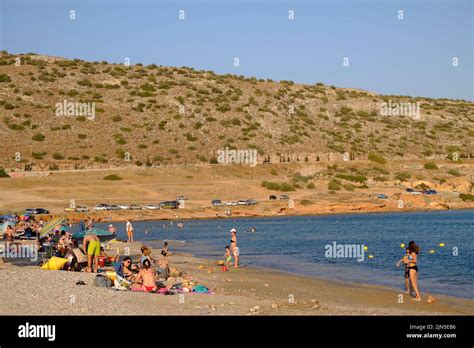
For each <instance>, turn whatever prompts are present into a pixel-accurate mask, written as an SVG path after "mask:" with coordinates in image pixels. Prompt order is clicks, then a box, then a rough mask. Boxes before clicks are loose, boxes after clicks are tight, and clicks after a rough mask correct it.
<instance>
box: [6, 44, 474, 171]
mask: <svg viewBox="0 0 474 348" xmlns="http://www.w3.org/2000/svg"><path fill="white" fill-rule="evenodd" d="M64 100H66V101H67V102H74V103H75V102H86V103H92V102H94V103H95V119H94V120H89V119H88V118H87V117H85V116H77V115H76V116H75V117H72V116H57V115H56V111H57V107H56V104H57V103H63V102H64ZM389 101H390V102H392V103H403V102H419V103H420V106H421V112H420V118H419V119H415V118H413V117H407V116H382V115H381V103H383V102H389ZM0 111H1V120H0V131H1V133H2V143H1V146H0V166H3V167H5V168H6V169H7V170H24V169H26V170H38V169H68V168H90V167H101V166H104V167H105V166H117V165H118V166H120V165H123V164H127V165H134V166H135V165H137V166H145V165H149V166H150V165H153V166H156V165H162V164H184V163H210V162H211V163H212V162H213V161H215V158H214V157H215V154H216V151H217V150H218V149H220V148H224V147H226V146H227V147H229V148H237V149H248V148H255V149H257V150H258V153H259V160H260V161H263V160H264V159H265V160H270V161H271V162H273V163H275V162H282V161H284V162H287V161H288V160H290V161H292V162H293V161H301V162H308V163H311V162H316V161H318V160H328V158H329V159H331V158H334V157H340V156H341V154H343V153H346V152H347V153H349V154H350V158H351V159H356V160H357V159H366V158H367V156H368V155H369V153H374V154H378V155H380V156H382V157H384V158H386V159H410V158H416V159H430V158H436V159H446V158H447V157H450V156H452V154H453V153H454V152H456V153H458V155H459V156H460V158H461V159H462V158H469V157H473V153H474V151H473V147H472V145H473V139H474V103H472V102H468V101H463V100H448V99H430V98H411V97H404V96H381V95H377V94H374V93H370V92H366V91H361V90H357V89H346V88H336V87H334V86H326V85H323V84H322V83H317V84H315V85H299V84H294V83H293V82H291V81H280V82H273V81H271V80H257V79H255V78H244V77H242V76H236V75H216V74H214V73H213V72H211V71H196V70H194V69H191V68H185V67H182V68H177V67H163V66H157V65H149V66H142V65H141V64H137V65H133V66H124V65H119V64H109V63H107V62H85V61H81V60H78V59H75V60H67V59H62V58H55V57H46V56H39V55H35V54H22V55H11V54H8V53H7V52H2V57H1V58H0ZM127 152H128V153H129V154H130V157H131V158H130V159H131V161H130V162H129V163H126V162H125V161H124V157H126V153H127Z"/></svg>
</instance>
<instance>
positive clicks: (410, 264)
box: [397, 241, 421, 301]
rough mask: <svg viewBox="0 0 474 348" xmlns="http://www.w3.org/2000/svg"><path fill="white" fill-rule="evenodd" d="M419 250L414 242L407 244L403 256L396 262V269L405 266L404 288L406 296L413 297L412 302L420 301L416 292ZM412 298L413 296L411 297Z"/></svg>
mask: <svg viewBox="0 0 474 348" xmlns="http://www.w3.org/2000/svg"><path fill="white" fill-rule="evenodd" d="M419 253H420V248H419V247H418V245H416V243H415V242H414V241H410V243H408V247H407V248H406V249H405V256H404V257H403V258H402V259H400V260H399V261H398V262H397V267H400V265H401V264H404V265H405V287H406V294H408V295H412V292H414V293H415V296H414V298H413V299H412V300H414V301H421V296H420V291H419V290H418V254H419ZM412 296H413V295H412Z"/></svg>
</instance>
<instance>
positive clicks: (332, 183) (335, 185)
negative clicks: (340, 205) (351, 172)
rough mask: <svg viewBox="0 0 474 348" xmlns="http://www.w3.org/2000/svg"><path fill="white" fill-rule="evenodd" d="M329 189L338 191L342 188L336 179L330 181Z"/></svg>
mask: <svg viewBox="0 0 474 348" xmlns="http://www.w3.org/2000/svg"><path fill="white" fill-rule="evenodd" d="M328 189H329V190H332V191H338V190H340V189H341V186H340V185H339V184H338V183H337V182H336V181H335V180H331V181H330V182H329V183H328Z"/></svg>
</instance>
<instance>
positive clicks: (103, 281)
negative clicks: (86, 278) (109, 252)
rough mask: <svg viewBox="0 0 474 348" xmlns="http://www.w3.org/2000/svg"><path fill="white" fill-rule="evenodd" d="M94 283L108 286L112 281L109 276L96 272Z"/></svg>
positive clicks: (102, 286) (104, 286) (103, 286)
mask: <svg viewBox="0 0 474 348" xmlns="http://www.w3.org/2000/svg"><path fill="white" fill-rule="evenodd" d="M94 285H95V286H99V287H101V288H110V287H112V285H113V283H112V280H111V279H110V278H107V277H104V276H103V275H102V274H98V275H96V276H95V278H94Z"/></svg>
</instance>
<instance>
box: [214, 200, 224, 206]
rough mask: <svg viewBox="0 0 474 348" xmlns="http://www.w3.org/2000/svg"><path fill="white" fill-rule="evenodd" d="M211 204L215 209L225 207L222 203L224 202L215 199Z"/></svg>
mask: <svg viewBox="0 0 474 348" xmlns="http://www.w3.org/2000/svg"><path fill="white" fill-rule="evenodd" d="M211 204H212V205H213V206H214V207H220V206H222V205H224V203H222V201H221V200H220V199H213V200H212V201H211Z"/></svg>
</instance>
